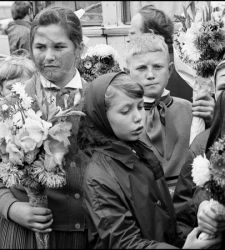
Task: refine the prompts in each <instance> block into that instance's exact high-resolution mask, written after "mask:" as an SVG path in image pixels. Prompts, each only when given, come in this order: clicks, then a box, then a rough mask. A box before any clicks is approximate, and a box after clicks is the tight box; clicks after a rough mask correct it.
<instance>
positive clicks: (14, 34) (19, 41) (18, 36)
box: [5, 20, 31, 54]
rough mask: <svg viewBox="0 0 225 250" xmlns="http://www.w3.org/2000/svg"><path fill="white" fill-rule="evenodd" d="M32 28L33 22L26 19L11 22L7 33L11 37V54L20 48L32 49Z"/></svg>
mask: <svg viewBox="0 0 225 250" xmlns="http://www.w3.org/2000/svg"><path fill="white" fill-rule="evenodd" d="M30 29H31V24H30V23H29V22H27V21H24V20H15V21H12V22H10V23H9V25H8V27H7V28H6V30H5V33H6V35H8V38H9V47H10V53H11V54H12V53H13V52H14V51H15V50H18V49H26V50H27V51H30Z"/></svg>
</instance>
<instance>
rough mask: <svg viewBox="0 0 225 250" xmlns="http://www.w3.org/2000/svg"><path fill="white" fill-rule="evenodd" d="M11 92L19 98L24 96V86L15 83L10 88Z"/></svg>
mask: <svg viewBox="0 0 225 250" xmlns="http://www.w3.org/2000/svg"><path fill="white" fill-rule="evenodd" d="M12 91H13V92H15V93H16V94H17V95H19V96H21V95H23V94H24V91H25V90H24V86H23V84H22V83H21V82H15V83H14V84H13V86H12Z"/></svg>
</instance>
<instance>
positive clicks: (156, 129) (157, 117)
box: [143, 94, 176, 159]
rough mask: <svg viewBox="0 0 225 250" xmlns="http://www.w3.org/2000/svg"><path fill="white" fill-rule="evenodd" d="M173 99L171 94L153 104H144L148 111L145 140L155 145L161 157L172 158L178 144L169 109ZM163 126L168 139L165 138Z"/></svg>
mask: <svg viewBox="0 0 225 250" xmlns="http://www.w3.org/2000/svg"><path fill="white" fill-rule="evenodd" d="M172 103H173V98H172V97H171V96H170V94H168V95H166V96H163V97H161V98H159V99H157V100H155V101H154V102H153V103H147V102H146V103H144V108H145V110H146V121H145V128H146V134H143V140H144V141H145V142H146V143H147V144H148V141H149V142H150V144H151V145H153V146H154V147H155V148H156V149H157V151H158V152H159V154H160V155H161V156H166V158H167V159H169V158H170V157H171V154H172V152H173V148H174V145H175V142H176V132H175V128H174V125H173V121H171V119H170V118H169V117H168V112H167V108H168V107H169V106H170V105H172ZM163 126H164V128H165V135H166V138H165V139H164V138H163Z"/></svg>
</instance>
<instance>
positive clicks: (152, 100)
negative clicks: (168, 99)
mask: <svg viewBox="0 0 225 250" xmlns="http://www.w3.org/2000/svg"><path fill="white" fill-rule="evenodd" d="M169 93H170V91H169V90H168V89H164V90H163V93H162V95H161V97H162V96H166V95H168V94H169ZM154 101H155V99H154V98H151V97H148V96H144V102H150V103H151V102H154Z"/></svg>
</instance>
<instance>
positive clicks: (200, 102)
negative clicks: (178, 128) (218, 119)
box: [192, 91, 215, 127]
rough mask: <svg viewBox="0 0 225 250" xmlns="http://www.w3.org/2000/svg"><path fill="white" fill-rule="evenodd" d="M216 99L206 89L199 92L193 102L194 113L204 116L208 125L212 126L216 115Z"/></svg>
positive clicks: (194, 114)
mask: <svg viewBox="0 0 225 250" xmlns="http://www.w3.org/2000/svg"><path fill="white" fill-rule="evenodd" d="M214 107H215V100H214V99H213V97H212V96H211V95H210V94H209V93H207V92H206V91H202V92H200V93H199V94H198V96H197V97H196V99H195V100H194V101H193V104H192V114H193V116H197V117H200V118H203V119H204V120H205V123H206V125H207V127H210V126H211V123H212V120H213V115H214Z"/></svg>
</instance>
